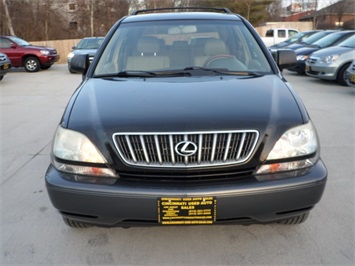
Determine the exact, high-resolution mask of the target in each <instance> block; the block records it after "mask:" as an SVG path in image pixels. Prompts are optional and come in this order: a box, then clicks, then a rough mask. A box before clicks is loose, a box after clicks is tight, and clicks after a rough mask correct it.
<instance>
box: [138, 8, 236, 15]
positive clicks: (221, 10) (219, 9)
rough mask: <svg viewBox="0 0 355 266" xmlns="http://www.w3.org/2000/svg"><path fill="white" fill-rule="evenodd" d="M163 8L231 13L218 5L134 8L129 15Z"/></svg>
mask: <svg viewBox="0 0 355 266" xmlns="http://www.w3.org/2000/svg"><path fill="white" fill-rule="evenodd" d="M165 10H205V11H206V10H211V11H217V12H224V13H227V14H232V12H231V11H230V10H229V9H228V8H225V7H224V8H219V7H164V8H155V9H142V10H136V11H133V12H132V13H131V15H138V14H140V13H148V12H154V11H165Z"/></svg>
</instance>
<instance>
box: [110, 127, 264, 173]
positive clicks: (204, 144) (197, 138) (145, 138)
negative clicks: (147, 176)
mask: <svg viewBox="0 0 355 266" xmlns="http://www.w3.org/2000/svg"><path fill="white" fill-rule="evenodd" d="M258 138H259V133H258V131H256V130H236V131H215V132H177V133H175V132H174V133H173V132H167V133H116V134H114V135H113V140H114V143H115V146H116V149H117V151H118V152H119V154H120V156H121V157H122V159H123V160H124V161H125V162H126V163H127V164H129V165H133V166H144V167H167V168H169V167H177V168H179V167H181V168H189V167H191V168H193V167H208V166H216V165H229V164H241V163H244V162H246V161H247V160H248V159H249V158H250V156H251V155H252V153H253V151H254V149H255V146H256V143H257V140H258ZM182 141H190V142H193V144H194V145H195V147H196V149H197V151H196V152H195V153H194V154H189V155H188V156H183V155H181V153H180V154H178V153H177V152H176V150H175V146H176V145H177V144H178V143H180V142H182Z"/></svg>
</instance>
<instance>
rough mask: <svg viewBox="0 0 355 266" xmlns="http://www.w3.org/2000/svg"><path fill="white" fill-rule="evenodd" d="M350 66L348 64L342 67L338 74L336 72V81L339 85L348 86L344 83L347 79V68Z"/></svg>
mask: <svg viewBox="0 0 355 266" xmlns="http://www.w3.org/2000/svg"><path fill="white" fill-rule="evenodd" d="M349 66H350V63H349V64H345V65H343V66H342V67H341V68H340V70H339V72H338V76H337V81H338V83H339V84H341V85H343V86H347V85H348V84H347V83H346V79H347V76H346V70H347V68H348V67H349Z"/></svg>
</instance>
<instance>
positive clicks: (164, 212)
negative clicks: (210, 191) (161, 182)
mask: <svg viewBox="0 0 355 266" xmlns="http://www.w3.org/2000/svg"><path fill="white" fill-rule="evenodd" d="M216 206H217V200H216V198H215V197H209V196H203V197H161V198H159V199H158V221H159V223H160V224H162V225H211V224H213V223H214V222H215V221H216V213H217V209H216Z"/></svg>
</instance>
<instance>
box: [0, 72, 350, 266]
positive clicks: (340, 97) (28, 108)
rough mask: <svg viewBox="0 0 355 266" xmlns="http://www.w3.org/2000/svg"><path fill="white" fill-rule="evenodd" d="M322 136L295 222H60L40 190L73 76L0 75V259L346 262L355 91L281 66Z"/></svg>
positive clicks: (45, 262)
mask: <svg viewBox="0 0 355 266" xmlns="http://www.w3.org/2000/svg"><path fill="white" fill-rule="evenodd" d="M284 75H285V77H286V79H287V80H288V81H289V82H290V83H291V84H292V85H293V87H294V88H295V90H296V91H297V92H298V93H299V95H300V96H301V98H302V99H303V101H304V103H305V105H306V107H307V109H308V111H309V113H310V115H311V117H312V119H313V121H314V123H315V125H316V127H317V129H318V133H319V135H320V140H321V147H322V151H321V153H322V158H323V160H324V162H325V164H326V165H327V168H328V183H327V187H326V191H325V194H324V196H323V198H322V200H321V202H320V203H319V204H318V205H317V206H316V207H315V209H314V210H313V211H312V212H311V214H310V217H309V219H308V220H307V221H306V222H305V223H304V224H301V225H296V226H289V225H276V224H275V225H251V226H242V225H229V226H212V227H210V226H191V227H154V228H130V229H123V228H110V229H106V228H97V227H92V228H87V229H72V228H69V227H67V226H66V225H65V224H64V223H63V221H62V219H61V216H60V215H59V214H58V213H57V212H56V210H55V209H54V208H53V207H52V205H51V203H50V201H49V198H48V195H47V193H46V190H45V184H44V174H45V171H46V168H47V166H48V164H49V161H50V159H49V154H50V146H51V139H52V136H53V134H54V131H55V128H56V126H57V124H58V122H59V120H60V118H61V115H62V113H63V111H64V108H65V106H66V103H67V101H68V99H69V97H70V95H71V94H72V93H73V92H74V90H75V88H76V86H77V85H78V84H79V82H80V80H81V76H80V75H73V74H69V72H68V70H67V67H66V65H54V66H53V67H52V68H50V69H49V70H46V71H41V72H38V73H33V74H30V73H26V72H25V71H24V70H22V69H15V70H13V71H12V72H11V73H9V74H7V75H6V76H5V77H4V79H3V80H2V81H1V82H0V127H1V130H0V151H1V157H0V172H1V179H0V208H1V212H0V220H1V227H0V228H1V229H0V239H1V242H0V250H1V254H0V265H4V266H5V265H254V264H255V265H354V264H355V244H354V242H355V204H354V202H355V185H354V182H355V181H354V180H355V166H354V165H355V127H354V124H355V88H351V87H343V86H340V85H338V84H337V83H333V82H326V81H320V80H317V79H314V78H310V77H307V76H299V75H297V74H294V73H291V72H288V71H285V72H284Z"/></svg>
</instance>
